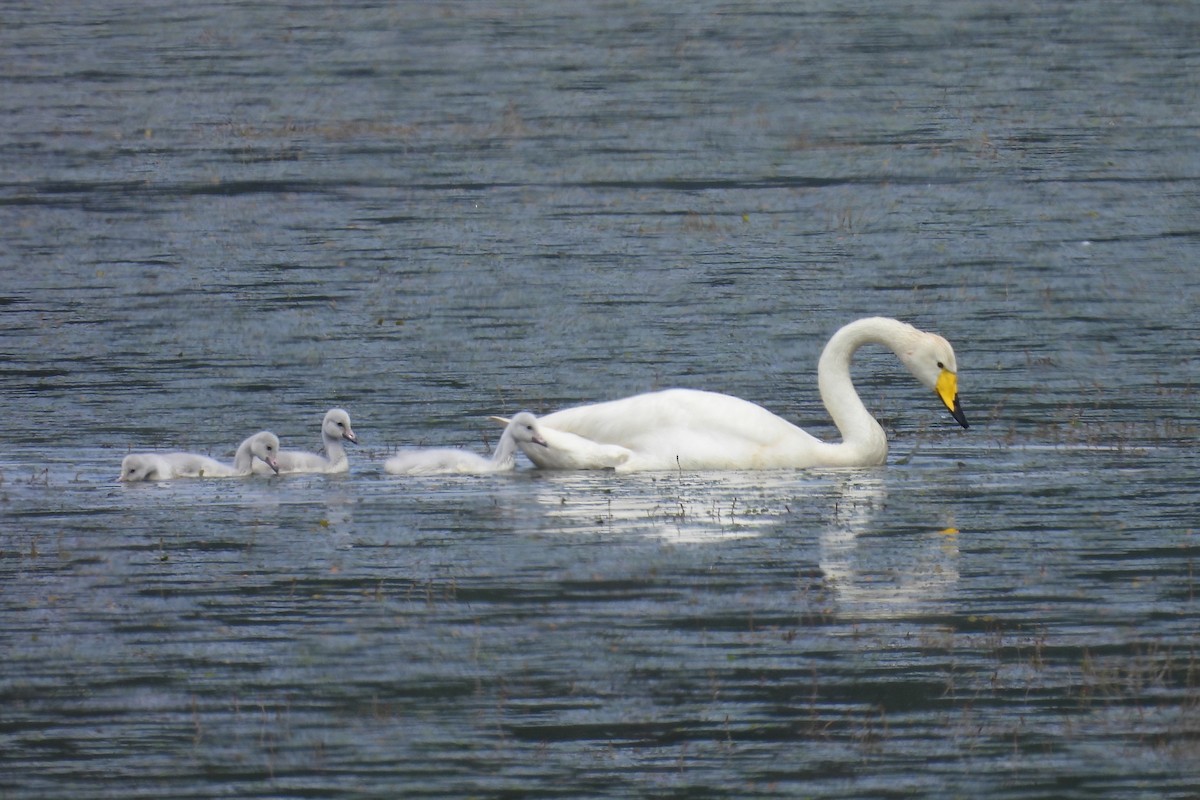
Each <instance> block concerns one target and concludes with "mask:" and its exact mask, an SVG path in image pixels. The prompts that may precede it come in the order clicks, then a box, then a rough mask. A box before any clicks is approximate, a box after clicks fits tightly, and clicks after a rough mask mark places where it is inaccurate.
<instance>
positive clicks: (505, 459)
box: [492, 430, 517, 469]
mask: <svg viewBox="0 0 1200 800" xmlns="http://www.w3.org/2000/svg"><path fill="white" fill-rule="evenodd" d="M516 459H517V440H516V439H515V438H513V435H512V434H511V433H509V432H508V431H507V430H506V431H504V433H502V434H501V435H500V441H498V442H496V450H495V451H494V452H493V453H492V464H493V465H494V466H495V467H497V468H499V469H507V468H508V467H509V466H510V465H513V464H515V463H516Z"/></svg>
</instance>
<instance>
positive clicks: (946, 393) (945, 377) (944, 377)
mask: <svg viewBox="0 0 1200 800" xmlns="http://www.w3.org/2000/svg"><path fill="white" fill-rule="evenodd" d="M937 393H938V397H940V398H942V402H943V403H945V404H946V408H948V409H950V410H951V411H954V409H955V402H954V401H955V399H957V397H958V376H957V375H955V374H954V373H953V372H951V371H950V370H948V369H944V370H942V374H941V375H939V376H938V379H937Z"/></svg>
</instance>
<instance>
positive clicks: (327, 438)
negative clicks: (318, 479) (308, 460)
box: [321, 431, 346, 464]
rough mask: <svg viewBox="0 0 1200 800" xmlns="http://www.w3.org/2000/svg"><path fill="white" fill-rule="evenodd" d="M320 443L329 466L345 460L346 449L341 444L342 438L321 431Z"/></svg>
mask: <svg viewBox="0 0 1200 800" xmlns="http://www.w3.org/2000/svg"><path fill="white" fill-rule="evenodd" d="M321 441H322V443H323V444H324V445H325V458H326V459H328V460H329V463H330V464H336V463H337V462H339V461H342V460H344V459H345V458H346V447H345V445H343V444H342V437H340V436H332V435H330V434H328V433H326V432H325V431H321Z"/></svg>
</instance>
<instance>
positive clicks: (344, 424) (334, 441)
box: [254, 408, 358, 475]
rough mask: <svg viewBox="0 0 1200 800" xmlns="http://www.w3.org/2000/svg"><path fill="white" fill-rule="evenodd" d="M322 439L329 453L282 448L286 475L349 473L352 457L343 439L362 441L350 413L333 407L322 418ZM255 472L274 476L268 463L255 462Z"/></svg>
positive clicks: (282, 470)
mask: <svg viewBox="0 0 1200 800" xmlns="http://www.w3.org/2000/svg"><path fill="white" fill-rule="evenodd" d="M321 441H322V443H323V445H324V449H325V455H321V454H320V453H309V452H306V451H304V450H280V451H279V469H278V470H277V472H278V473H279V474H280V475H282V474H284V473H291V472H327V473H334V472H346V471H347V470H349V469H350V459H348V458H347V457H346V448H345V447H344V446H343V445H342V442H343V441H346V442H353V443H355V444H358V437H357V436H355V435H354V430H353V429H352V428H351V427H350V415H349V414H347V413H346V412H345V411H344V410H343V409H340V408H331V409H329V411H327V412H326V413H325V419H323V420H322V421H321ZM254 471H255V472H256V473H258V474H260V475H270V474H271V470H270V469H268V467H267V465H266V464H263V463H259V462H257V461H256V462H254Z"/></svg>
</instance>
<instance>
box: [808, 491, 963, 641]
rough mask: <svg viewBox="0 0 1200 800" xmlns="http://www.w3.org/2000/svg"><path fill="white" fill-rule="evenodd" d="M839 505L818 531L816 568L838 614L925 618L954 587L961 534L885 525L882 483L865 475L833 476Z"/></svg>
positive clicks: (950, 529) (954, 531)
mask: <svg viewBox="0 0 1200 800" xmlns="http://www.w3.org/2000/svg"><path fill="white" fill-rule="evenodd" d="M836 488H837V492H836V497H837V507H836V510H835V513H834V514H833V517H832V518H831V519H830V520H829V522H828V524H827V525H825V526H824V527H823V528H822V530H821V532H820V540H819V543H818V544H819V555H818V563H819V565H820V568H821V574H822V576H823V579H824V583H825V586H826V588H828V589H829V590H830V592H831V593H832V595H833V597H834V598H835V599H836V600H837V603H838V607H839V608H838V610H839V612H840V613H841V614H842V615H846V616H850V617H860V618H863V617H865V618H895V617H904V616H914V615H920V614H924V613H928V610H929V608H928V607H929V605H930V604H931V603H937V602H939V601H941V600H943V599H945V598H946V597H947V596H948V594H949V592H950V590H951V589H952V588H953V586H954V585H955V584H956V583H957V582H958V560H959V552H958V531H957V530H955V529H954V528H953V527H950V526H945V527H944V528H942V529H941V530H934V529H932V528H930V529H897V528H895V527H893V526H890V525H888V520H887V518H886V516H885V515H886V512H885V510H884V506H885V503H886V500H887V486H886V483H885V481H884V480H883V478H882V477H880V476H878V475H873V474H871V473H868V472H862V473H858V472H856V473H854V474H849V475H846V476H844V477H841V478H839V479H837V487H836Z"/></svg>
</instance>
